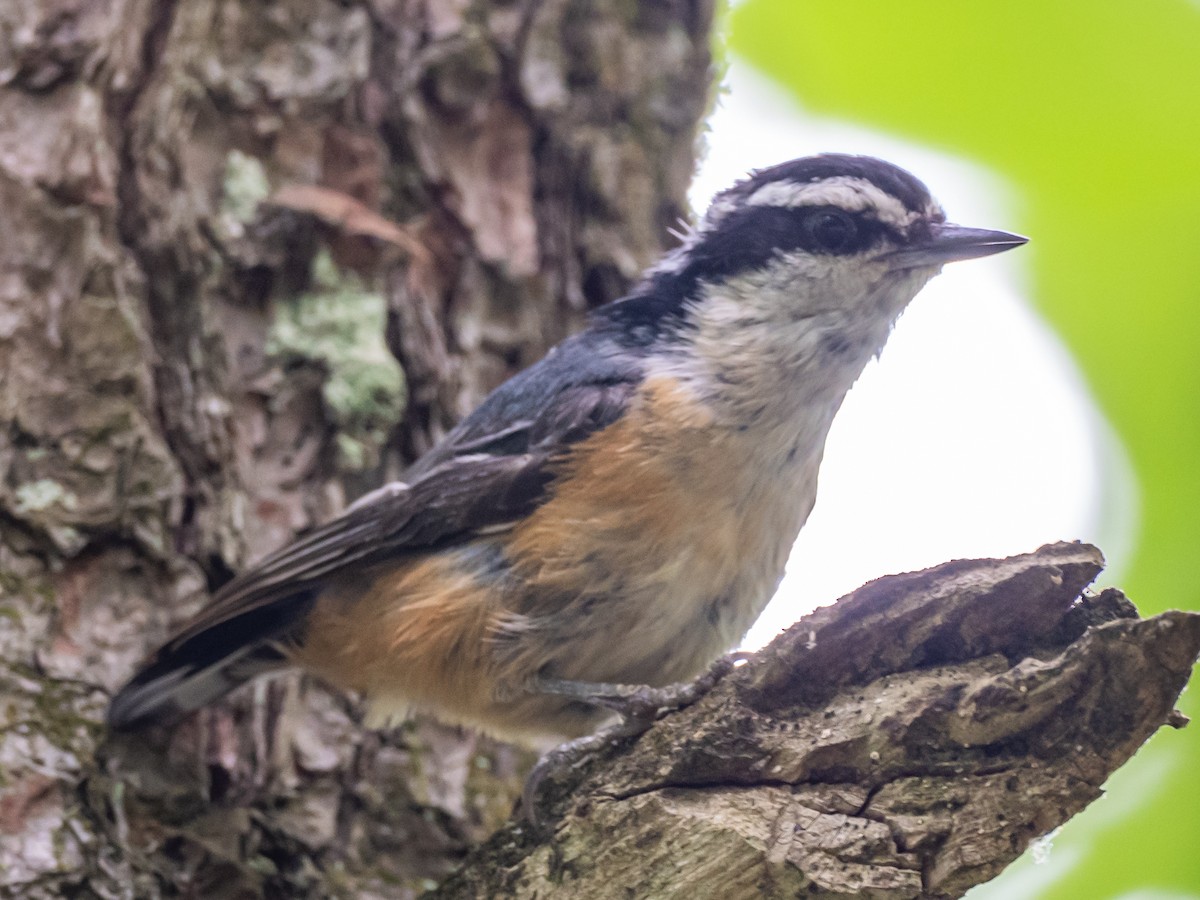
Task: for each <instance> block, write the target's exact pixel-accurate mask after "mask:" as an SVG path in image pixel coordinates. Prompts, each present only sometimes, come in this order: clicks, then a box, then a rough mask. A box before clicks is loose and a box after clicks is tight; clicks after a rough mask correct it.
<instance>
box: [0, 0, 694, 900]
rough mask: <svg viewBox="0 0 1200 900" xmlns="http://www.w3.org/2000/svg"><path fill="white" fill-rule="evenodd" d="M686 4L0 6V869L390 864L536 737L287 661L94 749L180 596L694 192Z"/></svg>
mask: <svg viewBox="0 0 1200 900" xmlns="http://www.w3.org/2000/svg"><path fill="white" fill-rule="evenodd" d="M711 28H712V4H711V2H710V0H658V2H650V3H633V4H599V3H590V2H575V0H536V2H535V0H514V2H494V3H484V2H471V0H424V2H422V0H413V2H409V0H373V2H332V0H327V2H322V0H313V2H303V3H302V2H285V3H270V4H260V3H245V2H236V0H193V2H187V3H180V2H158V0H155V2H151V0H124V2H121V0H117V2H114V3H91V2H87V0H27V2H21V3H7V4H4V5H3V6H2V8H0V204H2V209H3V212H2V213H0V221H2V223H3V224H2V226H0V230H2V231H3V239H0V372H2V373H3V374H2V375H0V378H2V379H3V386H2V388H0V423H2V424H0V473H2V477H0V528H2V529H3V532H2V535H0V592H2V594H3V597H2V599H0V690H2V691H3V696H4V700H5V702H4V704H3V707H2V708H0V709H2V711H0V770H2V777H0V890H2V891H4V892H6V893H7V894H9V895H19V896H22V897H39V896H40V897H61V896H64V895H67V894H72V895H76V894H81V895H100V896H138V897H151V896H158V895H162V894H173V893H182V894H185V895H191V896H238V897H242V896H263V895H266V896H287V897H295V896H305V895H311V896H329V895H344V896H348V897H370V896H386V897H396V896H409V895H412V894H414V893H417V892H419V891H420V890H422V889H424V888H425V887H427V886H428V885H429V884H431V883H433V882H436V881H437V880H438V879H441V878H442V877H444V876H445V874H446V873H447V872H449V871H450V870H451V869H452V868H453V867H454V866H455V865H457V864H458V862H459V861H460V859H461V858H462V856H463V854H464V853H465V851H466V848H468V847H469V846H471V845H472V844H473V843H475V842H477V841H478V840H480V839H481V838H482V837H483V836H485V835H486V834H488V833H489V832H490V831H491V830H493V829H494V828H495V827H496V826H497V825H498V824H499V823H500V822H501V821H502V820H503V819H504V817H505V816H506V815H507V814H508V812H509V810H510V809H511V807H512V803H513V799H514V796H515V794H516V792H517V791H518V790H519V786H520V780H521V778H520V776H521V770H522V769H523V768H525V767H526V765H527V763H528V761H529V759H528V757H527V756H526V755H524V754H521V753H518V752H516V751H514V750H512V749H511V748H507V747H502V746H497V745H494V744H492V743H489V742H486V741H481V740H478V739H477V738H475V737H473V736H472V735H469V734H464V733H460V732H459V731H457V730H452V729H445V728H439V727H437V726H435V725H432V724H430V723H418V724H415V725H411V726H407V727H403V728H398V729H396V730H394V731H391V732H389V733H386V734H380V733H376V732H371V731H367V730H364V729H363V728H361V727H360V725H359V723H358V719H359V715H358V711H357V709H356V708H355V707H354V706H353V704H351V703H350V702H348V701H346V700H344V699H343V698H341V697H336V696H331V695H329V694H328V693H326V692H325V691H323V690H322V689H321V688H320V687H319V686H317V685H314V684H312V683H311V682H308V681H304V680H302V679H299V678H295V677H293V678H284V679H280V680H277V681H275V682H274V683H271V684H270V685H263V684H260V685H257V686H255V687H254V688H252V689H249V690H247V691H243V692H240V693H239V694H238V695H237V696H235V697H234V698H233V699H232V700H231V701H230V702H229V703H227V704H224V705H222V706H221V707H220V708H215V709H213V710H210V711H207V712H205V713H204V714H202V715H200V716H197V717H195V718H194V719H193V720H192V721H190V722H189V723H187V724H186V725H184V726H183V727H181V728H179V729H178V730H176V731H175V732H174V733H173V734H159V735H151V736H149V738H147V736H142V737H140V738H139V739H137V740H121V741H109V740H108V739H107V738H106V736H105V735H104V734H103V731H102V729H101V728H100V725H99V723H100V722H101V720H102V713H103V709H104V706H105V703H106V700H107V696H108V692H109V691H111V690H112V689H113V688H115V687H116V686H117V685H118V684H120V683H121V682H122V681H123V680H124V679H125V678H126V677H128V675H129V674H130V673H131V671H132V670H133V667H134V665H135V664H136V662H137V661H138V659H139V658H140V657H141V656H142V654H143V653H145V652H146V651H147V650H149V649H151V648H152V647H153V646H155V645H156V644H157V643H159V642H160V641H161V640H162V639H163V638H164V637H165V636H166V635H167V634H168V632H169V631H170V630H171V628H172V627H173V626H174V625H176V624H177V623H179V622H180V621H182V620H183V619H184V618H186V617H187V616H188V615H189V614H190V613H191V612H193V611H194V610H195V609H196V608H197V607H198V606H199V605H200V604H202V603H203V602H204V599H205V597H206V596H207V594H208V592H209V591H210V590H211V589H213V588H215V587H217V586H219V585H220V584H221V583H223V582H224V581H225V580H227V579H228V578H229V577H230V576H231V574H232V573H233V572H234V571H236V570H238V569H239V568H241V567H242V566H243V565H245V564H246V563H248V562H251V561H253V560H254V559H255V558H257V557H259V556H261V555H262V554H263V553H265V552H267V551H269V550H272V549H274V548H275V547H277V546H279V545H280V544H282V543H284V542H285V541H287V540H288V539H290V538H291V537H292V536H293V535H295V534H296V533H297V532H298V531H300V530H302V529H304V528H307V527H309V526H311V525H312V524H314V523H316V522H319V521H322V520H324V519H326V518H328V517H329V516H330V515H331V514H333V513H335V512H336V511H337V510H338V509H340V508H341V506H342V505H343V504H344V502H345V498H346V497H347V496H350V497H352V496H355V495H357V494H359V493H361V492H362V491H364V490H365V489H367V488H370V487H373V486H375V485H377V484H379V483H381V482H382V481H383V480H385V479H387V478H389V477H393V476H394V475H395V474H396V473H397V472H398V471H399V470H400V468H401V467H402V466H403V464H404V463H406V462H408V461H411V459H413V458H414V457H415V456H416V455H418V454H419V453H420V452H421V451H423V450H424V449H425V448H427V447H428V446H430V444H431V443H432V442H433V441H434V440H436V439H437V437H438V436H439V435H440V434H441V433H442V431H443V430H444V429H445V428H446V427H447V426H448V425H449V424H450V423H451V422H453V421H454V420H455V419H456V418H458V417H459V416H460V415H461V414H462V413H463V412H464V411H465V410H467V409H469V408H470V407H472V406H473V405H474V404H475V403H477V402H478V400H479V399H480V398H481V397H482V396H483V395H484V394H485V393H486V391H488V390H489V389H490V388H492V387H493V386H495V385H496V384H497V383H499V382H500V381H501V380H503V379H504V378H505V377H507V376H508V375H510V374H512V373H513V372H514V371H516V370H517V369H519V368H521V367H523V366H525V365H527V364H528V363H530V362H532V361H533V360H535V359H536V358H538V357H539V356H541V355H542V354H543V353H544V352H545V350H546V348H547V347H549V346H550V345H551V344H553V343H554V342H556V341H557V340H559V339H560V338H561V337H563V336H564V335H565V334H567V333H568V332H569V331H570V330H572V329H574V328H576V327H578V326H579V324H580V323H581V322H582V319H583V315H584V313H585V311H586V309H587V308H588V307H591V306H594V305H597V304H600V303H603V302H606V301H608V300H611V299H614V298H616V297H617V296H619V295H620V293H621V292H622V291H623V290H624V289H625V288H626V287H627V286H628V285H629V283H630V281H631V280H632V279H633V278H634V277H635V276H636V275H637V274H639V272H640V271H641V270H642V269H643V268H644V267H645V266H646V265H647V264H648V263H650V262H652V261H653V260H654V259H655V258H656V257H657V256H658V255H659V254H660V253H661V252H662V250H663V249H664V242H665V241H666V240H667V239H668V233H669V232H668V228H669V226H671V225H673V224H675V222H676V221H677V220H679V219H680V218H683V217H684V216H685V210H686V205H685V196H684V194H685V190H686V187H687V185H688V182H689V180H690V177H691V174H692V170H693V166H694V153H695V147H696V135H697V130H698V126H699V123H700V121H701V117H702V115H703V113H704V111H705V109H706V107H707V103H708V96H709V89H710V85H711V58H710V41H711Z"/></svg>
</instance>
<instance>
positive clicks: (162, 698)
mask: <svg viewBox="0 0 1200 900" xmlns="http://www.w3.org/2000/svg"><path fill="white" fill-rule="evenodd" d="M298 599H299V598H295V597H292V598H287V601H286V602H284V603H279V601H277V604H278V605H277V606H276V605H275V604H271V605H268V607H267V608H263V607H259V608H257V609H253V610H250V611H248V612H247V613H245V614H242V615H238V616H234V617H232V618H229V619H224V620H221V621H217V622H214V623H213V624H211V625H208V626H207V627H202V628H199V629H197V628H195V627H192V628H189V629H188V630H186V631H185V632H184V633H183V634H182V635H181V636H180V637H177V638H175V639H174V640H172V641H170V642H168V643H167V644H166V645H165V646H163V647H162V648H161V649H160V650H159V651H158V652H157V653H155V654H154V655H153V656H151V657H150V658H149V659H148V660H147V661H146V662H145V663H143V664H142V667H141V669H140V670H139V671H138V672H137V674H136V675H134V676H133V678H132V679H130V681H129V683H128V684H126V685H125V687H123V688H121V690H120V691H118V692H117V695H116V696H115V697H113V699H112V703H111V704H109V707H108V726H109V727H110V728H113V729H117V730H125V729H132V728H138V727H141V726H143V725H149V724H151V723H165V724H171V723H173V722H176V721H178V720H179V719H181V718H183V717H184V716H186V715H187V714H189V713H192V712H195V711H196V710H198V709H200V708H201V707H203V706H207V705H208V704H209V703H212V702H213V701H214V700H217V699H218V698H220V697H222V696H224V695H225V694H227V693H229V692H230V691H231V690H233V689H234V688H235V687H237V686H238V685H241V684H243V683H245V682H247V681H249V680H250V679H252V678H256V677H258V676H259V675H263V674H266V673H267V672H273V671H277V670H279V669H283V668H286V667H287V666H288V665H289V662H288V657H287V656H286V655H285V654H284V652H283V651H282V650H281V649H280V645H281V643H286V639H287V632H288V631H289V630H290V628H288V627H287V626H289V625H292V624H293V623H295V622H296V621H297V620H298V619H303V615H302V613H303V612H306V611H307V608H308V606H309V605H310V604H309V603H305V602H303V600H301V601H300V602H296V601H297V600H298ZM305 599H307V598H305ZM271 606H275V608H274V609H272V608H271ZM281 607H283V608H281ZM285 610H286V611H285Z"/></svg>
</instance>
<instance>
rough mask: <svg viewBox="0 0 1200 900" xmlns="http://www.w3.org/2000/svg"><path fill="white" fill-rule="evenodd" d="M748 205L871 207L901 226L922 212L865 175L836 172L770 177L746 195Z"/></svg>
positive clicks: (889, 222) (885, 221) (886, 220)
mask: <svg viewBox="0 0 1200 900" xmlns="http://www.w3.org/2000/svg"><path fill="white" fill-rule="evenodd" d="M745 202H746V205H747V206H782V207H791V208H796V207H801V206H837V207H840V208H841V209H844V210H847V211H849V212H863V211H865V210H871V211H872V212H874V213H875V215H876V217H877V218H878V219H879V221H880V222H882V223H883V224H885V225H891V226H892V227H894V228H899V229H901V230H903V229H905V228H907V227H908V226H909V225H911V224H912V223H913V222H915V221H916V220H917V219H919V218H921V215H922V213H921V212H916V211H913V210H911V209H908V208H906V207H905V205H904V204H903V203H901V202H900V201H899V200H897V199H896V198H895V197H893V196H892V195H891V194H889V193H888V192H887V191H885V190H882V189H881V188H879V187H878V186H876V185H875V184H873V183H872V182H870V181H867V180H866V179H865V178H855V177H853V176H851V175H837V176H833V177H831V178H823V179H821V180H820V181H809V182H797V181H772V182H771V183H770V184H764V185H763V186H762V187H760V188H759V189H758V190H757V191H755V192H754V193H753V194H751V195H750V196H749V197H748V198H746V201H745Z"/></svg>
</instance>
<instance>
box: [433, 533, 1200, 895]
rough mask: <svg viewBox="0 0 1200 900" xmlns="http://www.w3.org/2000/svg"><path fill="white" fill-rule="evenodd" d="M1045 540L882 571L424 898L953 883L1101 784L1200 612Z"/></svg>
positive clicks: (1141, 724)
mask: <svg viewBox="0 0 1200 900" xmlns="http://www.w3.org/2000/svg"><path fill="white" fill-rule="evenodd" d="M1101 567H1102V558H1101V556H1100V553H1099V551H1098V550H1096V548H1094V547H1090V546H1088V545H1086V544H1056V545H1051V546H1047V547H1043V548H1042V549H1041V550H1039V551H1037V552H1036V553H1032V554H1028V555H1025V556H1018V557H1013V558H1011V559H1005V560H968V561H958V562H952V563H946V564H944V565H941V566H938V567H936V568H933V569H928V570H926V571H924V572H917V573H913V574H910V575H893V576H889V577H886V578H881V579H879V580H878V581H875V582H872V583H870V584H868V585H866V586H864V587H862V588H860V589H859V590H857V591H855V592H854V593H852V594H850V595H848V596H847V597H844V598H842V599H841V600H840V601H838V602H837V603H836V604H835V605H833V606H831V607H826V608H824V609H820V610H818V611H816V612H815V613H812V614H811V615H809V616H806V617H805V618H804V619H802V620H801V621H799V622H797V623H796V624H795V625H794V626H792V627H791V628H790V629H789V630H788V631H787V632H786V633H785V634H783V635H781V636H780V637H779V638H777V639H776V640H775V641H774V642H773V643H772V644H771V645H770V646H768V647H767V648H765V649H764V650H763V651H761V652H760V653H758V654H756V655H755V656H753V657H752V658H751V659H750V660H749V661H748V662H747V663H746V665H744V666H743V667H741V668H739V669H736V670H734V671H733V672H732V673H731V674H729V675H727V676H726V677H725V678H724V679H723V681H721V682H720V683H719V685H718V686H717V688H716V689H715V690H712V691H711V692H710V693H708V694H707V695H706V696H704V697H703V698H702V699H701V700H700V701H699V702H697V703H695V704H694V705H692V706H690V707H689V708H687V709H685V710H683V711H680V712H677V713H674V714H671V715H667V716H665V717H664V718H662V719H661V720H660V721H659V722H658V723H657V724H656V725H655V727H653V728H652V729H651V730H650V731H648V732H647V733H645V734H643V735H641V736H640V737H638V738H637V739H632V740H627V741H624V742H620V743H617V744H613V745H610V746H609V747H608V748H607V749H606V750H605V751H604V752H599V753H596V754H594V755H592V756H591V757H589V758H587V759H586V765H584V766H582V767H580V768H578V769H572V768H569V767H563V768H562V769H560V770H559V771H558V773H557V777H548V778H547V780H546V782H544V784H545V786H546V787H545V796H544V797H543V804H539V809H540V811H541V818H542V819H549V823H546V824H542V827H540V828H538V827H534V826H532V825H530V824H529V823H528V822H520V821H514V822H512V823H510V824H509V825H507V826H505V827H504V828H503V829H501V830H500V831H499V832H497V834H496V835H494V836H493V837H492V839H491V840H490V841H488V842H487V844H486V845H485V846H483V847H482V848H480V850H478V851H477V852H476V853H475V854H473V855H472V857H470V858H469V859H468V860H467V862H466V864H465V865H464V866H463V868H462V869H461V870H460V871H459V872H458V873H456V874H455V875H453V876H452V877H451V878H450V879H449V880H448V881H447V882H446V883H445V884H443V885H442V887H441V888H440V890H439V891H438V892H437V894H436V896H437V897H439V898H451V897H454V898H457V897H498V896H503V897H516V898H521V897H530V898H532V897H546V896H560V895H561V896H571V897H589V898H598V900H601V898H614V900H615V898H624V897H630V896H637V897H688V898H707V897H712V898H723V900H729V898H738V897H746V898H761V897H798V896H804V897H817V898H831V900H832V898H850V897H873V898H887V900H901V898H915V897H927V898H951V897H961V896H962V895H963V894H964V893H965V892H966V891H967V889H969V888H971V887H973V886H974V885H976V884H979V883H981V882H984V881H987V880H989V879H990V878H993V877H994V876H995V875H997V874H999V872H1000V871H1001V870H1002V869H1003V868H1004V867H1005V866H1006V865H1008V863H1010V862H1012V861H1013V860H1014V859H1016V857H1017V856H1019V855H1020V854H1021V853H1022V852H1024V850H1025V849H1026V847H1028V846H1029V844H1030V842H1032V841H1034V840H1036V839H1038V838H1040V837H1041V836H1043V835H1045V834H1047V833H1048V832H1050V831H1052V830H1053V829H1055V828H1057V827H1058V826H1060V825H1062V824H1063V823H1064V822H1065V821H1066V820H1067V819H1069V818H1070V817H1071V816H1073V815H1075V814H1076V813H1077V812H1079V811H1080V810H1082V809H1083V808H1084V807H1085V806H1087V805H1088V804H1089V803H1091V802H1092V801H1093V800H1095V799H1096V798H1097V797H1099V796H1100V793H1101V790H1100V786H1101V785H1102V784H1103V783H1104V781H1105V779H1107V778H1108V776H1109V775H1110V774H1112V772H1113V771H1114V770H1115V769H1116V768H1117V767H1118V766H1120V765H1121V764H1122V763H1124V762H1125V761H1126V760H1127V759H1129V757H1130V756H1132V755H1133V753H1134V752H1135V751H1136V750H1137V748H1138V747H1140V746H1141V745H1142V744H1143V743H1144V742H1145V741H1146V740H1147V739H1148V738H1149V737H1150V735H1151V734H1153V733H1154V731H1155V730H1156V729H1158V728H1159V727H1160V726H1162V725H1164V724H1171V725H1174V726H1176V727H1181V726H1182V725H1183V724H1185V722H1186V720H1185V719H1183V717H1182V716H1181V715H1180V714H1179V713H1178V712H1175V711H1174V707H1173V704H1174V702H1175V700H1176V698H1177V697H1178V696H1179V693H1180V691H1181V690H1182V689H1183V687H1184V685H1185V684H1186V683H1187V680H1188V677H1189V675H1190V674H1191V670H1192V666H1193V664H1194V663H1195V661H1196V657H1197V653H1200V613H1189V612H1169V613H1164V614H1163V615H1160V616H1155V617H1153V618H1151V619H1140V618H1138V616H1137V612H1136V610H1134V608H1133V606H1132V604H1130V603H1129V601H1128V600H1126V599H1125V597H1124V596H1123V595H1122V594H1121V593H1120V592H1119V591H1116V590H1113V589H1109V590H1105V591H1103V592H1101V593H1099V594H1090V593H1083V594H1082V596H1081V591H1084V590H1085V589H1086V587H1087V585H1088V584H1090V583H1091V581H1092V580H1093V579H1094V578H1095V577H1096V575H1097V574H1098V573H1099V572H1100V569H1101Z"/></svg>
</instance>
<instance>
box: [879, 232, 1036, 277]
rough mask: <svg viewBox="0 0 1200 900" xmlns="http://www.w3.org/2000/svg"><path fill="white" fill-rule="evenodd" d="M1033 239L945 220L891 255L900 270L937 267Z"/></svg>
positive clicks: (1006, 248) (988, 253) (1018, 245)
mask: <svg viewBox="0 0 1200 900" xmlns="http://www.w3.org/2000/svg"><path fill="white" fill-rule="evenodd" d="M1028 241H1029V238H1027V237H1022V236H1021V235H1019V234H1009V233H1008V232H1007V231H992V230H990V229H987V228H967V227H965V226H963V225H950V224H947V223H942V224H938V225H934V226H932V227H931V228H930V232H929V237H927V238H925V239H924V240H922V241H920V242H919V243H917V244H914V245H912V246H909V247H904V248H901V249H900V250H894V251H892V252H891V253H890V254H888V259H890V260H891V261H892V262H893V264H894V265H895V267H896V268H897V269H907V268H911V267H913V266H937V265H941V264H942V263H948V262H955V261H957V260H960V259H977V258H978V257H980V256H991V255H992V254H993V253H1003V252H1004V251H1005V250H1011V249H1012V248H1013V247H1020V246H1021V245H1022V244H1024V243H1027V242H1028Z"/></svg>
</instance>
